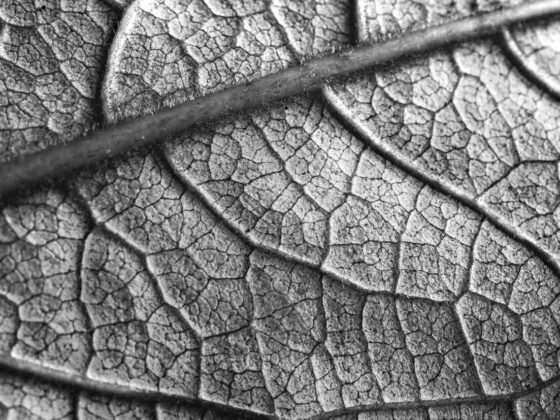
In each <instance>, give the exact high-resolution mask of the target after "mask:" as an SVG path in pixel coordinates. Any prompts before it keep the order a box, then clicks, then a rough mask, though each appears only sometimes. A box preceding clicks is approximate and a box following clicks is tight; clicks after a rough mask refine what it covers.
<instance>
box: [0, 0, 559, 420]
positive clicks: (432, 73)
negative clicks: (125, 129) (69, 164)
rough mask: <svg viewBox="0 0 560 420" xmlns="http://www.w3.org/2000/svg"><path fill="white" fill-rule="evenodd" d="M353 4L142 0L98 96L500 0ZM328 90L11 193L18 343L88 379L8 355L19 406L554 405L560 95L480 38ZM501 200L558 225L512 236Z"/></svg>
mask: <svg viewBox="0 0 560 420" xmlns="http://www.w3.org/2000/svg"><path fill="white" fill-rule="evenodd" d="M498 3H499V2H498ZM501 5H506V4H505V3H504V4H501ZM498 6H500V4H498ZM352 7H353V6H352V5H350V4H347V3H345V2H339V1H331V0H316V1H310V2H288V1H282V0H273V1H270V2H264V1H263V2H260V1H257V2H243V1H216V0H205V1H202V0H193V1H184V2H176V1H171V0H158V1H142V0H137V1H134V2H132V4H131V5H130V6H129V7H128V8H127V9H126V11H125V12H124V17H123V20H122V22H121V25H120V27H119V31H118V33H117V35H116V38H115V41H114V44H113V47H112V51H111V56H110V60H109V64H108V70H107V75H106V79H105V84H104V86H103V100H104V103H103V106H104V111H105V117H106V119H107V120H109V121H117V120H120V119H123V118H130V117H133V116H137V115H139V114H143V113H149V112H153V111H155V110H157V109H158V108H160V107H162V106H169V105H173V104H176V103H179V102H182V101H185V100H187V99H190V98H194V97H197V96H200V95H204V94H207V93H209V92H211V91H214V90H218V89H223V88H225V87H227V86H230V85H233V84H239V83H243V82H246V81H250V80H252V79H254V78H256V77H259V76H262V75H265V74H267V73H270V72H273V71H277V70H280V69H282V68H286V67H287V66H289V65H293V64H295V63H297V62H299V61H300V60H304V59H305V58H306V57H308V56H313V55H317V54H322V53H325V52H328V51H329V50H330V49H331V48H333V47H335V48H336V47H339V46H342V45H345V44H348V43H350V42H351V41H352V28H353V25H352V24H351V19H352V17H355V18H356V20H357V21H358V24H357V26H358V28H359V31H358V32H360V36H361V37H362V38H365V37H370V38H372V39H381V38H385V37H389V36H398V34H400V33H402V32H403V31H407V30H410V29H412V28H413V27H417V26H418V25H420V26H429V25H433V24H434V23H437V22H440V21H442V20H446V19H449V18H450V17H451V18H460V17H462V16H467V15H470V14H472V13H473V12H476V11H484V10H490V9H492V8H495V7H496V2H488V3H486V2H478V3H476V5H475V6H472V3H470V2H469V3H468V4H467V2H457V4H456V5H455V6H452V5H450V4H447V3H441V4H440V3H437V4H435V3H433V4H432V3H429V4H428V3H425V2H415V3H414V4H412V2H409V1H402V2H397V3H396V4H392V3H387V4H385V3H383V4H382V2H376V1H373V0H370V1H368V2H366V3H365V5H364V2H363V1H358V6H357V7H358V8H359V9H358V13H352V11H351V8H352ZM473 7H474V9H473ZM377 9H379V10H377ZM449 11H451V13H448V12H449ZM411 25H412V26H411ZM414 25H416V26H414ZM376 34H377V35H376ZM376 36H377V37H378V38H376ZM325 92H326V95H325V97H323V96H321V95H309V96H302V97H297V98H293V99H290V100H287V101H285V102H284V103H282V104H275V105H272V106H270V107H267V108H266V109H260V110H257V111H253V112H250V113H247V114H244V115H237V116H234V117H229V118H225V119H223V120H222V121H220V122H217V123H214V124H212V125H206V126H204V127H200V128H197V129H196V130H193V131H192V132H189V133H186V134H185V135H183V136H181V137H180V138H178V139H174V140H172V141H170V142H168V143H167V144H165V146H164V147H163V148H162V150H156V151H154V152H151V153H131V154H129V155H127V156H126V157H123V158H119V159H115V160H113V161H111V162H107V163H106V164H103V165H100V167H99V168H96V169H95V170H91V171H89V172H87V173H86V174H82V175H81V176H80V177H79V178H78V179H77V180H74V181H72V182H71V183H70V186H69V187H67V188H62V189H55V188H52V189H50V190H47V191H43V192H39V193H37V194H36V195H33V196H30V197H24V198H23V199H21V200H20V201H18V202H15V203H13V204H10V205H9V206H6V207H5V208H3V210H2V217H0V243H1V247H0V267H1V270H2V271H0V279H1V280H0V352H2V354H3V355H8V354H9V355H10V356H11V357H13V358H14V359H16V360H19V361H23V362H25V363H28V364H29V365H31V366H43V367H48V368H49V369H52V371H51V373H52V372H58V373H63V374H64V373H72V374H77V375H80V378H84V380H87V381H88V382H87V383H88V384H89V385H88V386H90V388H94V389H90V390H89V391H81V390H77V389H74V390H69V389H65V388H60V387H56V386H55V387H53V386H52V384H51V383H50V382H48V381H46V382H45V383H43V382H41V381H40V380H36V381H34V380H31V379H28V378H23V377H19V376H18V375H17V374H12V373H10V372H6V373H4V372H2V373H0V387H1V388H0V404H1V405H0V413H2V414H3V413H7V414H8V415H9V416H15V417H16V418H17V417H18V416H20V417H23V418H49V416H51V417H52V418H64V416H66V417H67V418H85V419H90V418H92V419H116V418H138V419H144V418H146V419H152V418H153V419H178V418H192V419H202V418H204V419H210V418H231V417H232V416H235V415H237V414H240V415H241V414H243V415H246V416H256V415H265V416H277V417H280V418H310V417H313V416H322V415H324V414H328V415H338V414H340V413H345V412H348V414H347V416H346V415H345V417H344V418H353V419H354V418H356V419H408V418H415V419H416V418H418V419H424V418H425V419H453V418H457V419H460V418H488V419H506V418H514V413H515V416H517V418H520V419H530V418H534V417H536V416H539V415H540V416H543V417H544V416H549V417H550V418H554V417H555V416H556V415H557V414H558V413H559V408H558V407H557V403H556V400H557V396H558V384H557V380H558V377H559V375H560V366H559V363H560V336H559V333H558V331H559V325H560V315H559V314H560V298H559V293H560V281H559V279H558V277H557V274H556V273H557V271H556V272H555V268H554V266H552V265H551V264H550V262H549V260H547V259H546V258H541V257H542V256H543V252H542V250H541V248H539V247H538V246H542V249H545V250H548V251H550V250H553V246H555V245H554V244H555V242H554V241H555V239H554V235H553V234H552V233H550V232H554V229H555V228H554V226H555V225H554V223H555V222H554V220H555V219H554V213H555V211H556V206H557V201H558V192H557V184H558V182H557V173H556V161H555V160H556V159H557V152H556V149H555V141H556V140H555V137H554V136H556V134H557V133H556V126H555V123H556V119H557V118H556V117H555V114H554V112H556V110H557V108H558V105H557V104H556V103H555V102H554V101H553V99H552V98H551V97H549V96H547V95H546V94H544V93H543V92H542V91H539V90H538V89H537V88H535V86H533V85H532V84H530V83H529V82H528V81H526V80H525V79H522V77H521V76H520V75H519V74H518V73H517V70H516V69H515V68H514V67H513V66H512V64H511V63H510V62H509V61H508V60H507V58H506V56H505V55H504V54H503V53H502V52H501V51H500V50H499V49H498V47H496V46H495V45H494V44H492V43H490V42H487V41H484V42H479V43H472V44H466V45H462V46H460V47H457V48H456V49H455V50H454V51H452V52H451V53H450V52H436V53H434V54H432V55H430V56H428V57H426V58H422V59H417V60H416V61H414V60H412V61H409V62H407V63H404V64H398V65H394V66H392V67H391V68H390V69H389V70H384V71H379V72H377V73H376V74H375V75H372V74H366V75H363V76H361V77H360V78H356V79H353V80H351V81H350V82H348V83H346V84H344V85H342V84H341V85H336V86H333V87H332V88H329V89H327V90H326V91H325ZM500 92H508V94H507V95H502V96H499V95H500ZM511 92H513V93H511ZM520 107H521V108H522V112H521V111H519V109H520ZM372 109H374V111H373V112H372ZM360 118H363V120H364V121H366V122H363V121H362V122H360V121H358V123H356V121H357V120H359V119H360ZM360 124H363V125H364V126H363V127H362V125H360ZM368 124H369V125H368ZM364 127H365V128H364ZM372 127H373V128H372ZM14 128H15V127H14ZM368 130H369V131H368ZM372 130H376V131H372ZM364 131H365V132H366V133H365V134H367V135H364ZM372 133H374V134H375V136H373V135H372ZM372 137H376V138H375V139H373V140H372ZM372 141H373V146H374V147H370V146H371V145H372ZM380 141H383V142H384V144H387V145H392V146H390V147H398V149H399V150H400V151H399V153H396V152H395V153H394V155H395V156H397V158H394V156H393V154H392V149H390V150H391V153H379V148H376V147H375V144H376V143H375V142H380ZM434 147H439V148H440V149H441V150H440V151H439V152H438V153H439V154H438V153H436V152H434V149H433V148H434ZM416 155H418V156H422V159H423V160H421V162H422V163H421V164H420V163H418V162H420V160H418V161H417V160H412V161H411V160H410V156H416ZM471 157H475V158H476V159H474V158H473V159H474V160H473V159H471ZM415 159H416V158H415ZM418 159H420V158H418ZM469 159H471V160H473V161H472V162H471V160H469ZM403 162H404V163H403ZM407 165H418V166H417V167H418V168H419V169H420V170H421V172H422V173H425V174H427V175H426V176H424V177H419V176H418V174H417V173H416V172H414V171H413V170H410V169H411V166H407ZM422 165H423V166H422ZM412 167H413V168H414V167H416V166H412ZM434 168H436V169H437V168H439V169H438V171H439V172H437V171H435V169H434ZM434 171H435V172H434ZM435 176H437V177H440V178H442V179H444V180H446V182H449V185H453V186H455V187H457V188H456V189H457V191H459V194H456V190H453V189H442V188H440V186H439V185H438V184H437V183H435V182H432V181H431V180H432V178H433V177H435ZM431 177H432V178H431ZM469 194H470V195H469ZM464 195H467V196H468V197H471V198H472V199H473V200H475V199H476V200H480V202H481V203H485V206H486V207H484V210H485V211H486V210H487V211H488V213H485V212H484V211H482V212H481V211H480V208H478V207H476V206H473V205H472V203H471V202H470V201H469V200H465V199H464V198H463V196H464ZM492 212H494V213H492ZM488 214H490V215H492V214H500V215H502V216H503V218H504V219H506V220H508V222H509V223H511V224H512V225H513V226H518V227H519V229H520V230H523V231H524V232H528V234H530V235H534V234H535V233H534V232H535V231H534V229H536V226H543V225H544V226H547V229H549V231H550V232H549V233H548V236H547V238H548V239H547V240H546V241H545V240H544V239H542V238H541V237H539V238H538V241H537V242H538V246H535V244H533V243H531V242H530V241H524V240H519V237H518V236H517V235H512V234H511V230H507V229H506V230H504V229H503V225H502V224H500V223H496V219H495V218H492V217H488ZM539 218H540V219H539ZM543 218H544V219H546V220H549V223H548V224H543V223H541V222H538V223H537V222H536V220H544V219H543ZM500 220H501V219H498V221H500ZM531 226H533V228H531ZM531 229H533V230H531ZM547 232H548V231H547ZM543 235H544V233H543ZM543 237H544V236H543ZM550 252H553V251H550ZM51 373H47V374H45V375H46V376H49V375H50V374H51ZM104 387H109V389H108V390H104ZM111 387H113V388H111ZM113 389H117V390H118V391H119V392H118V393H119V395H115V396H112V395H111V394H112V393H113V392H112V391H111V390H113ZM133 391H134V392H140V393H142V394H141V395H142V396H139V395H135V394H134V393H133ZM12 395H13V396H12ZM143 396H147V397H148V398H144V397H143ZM465 399H466V400H468V402H465V401H464V400H465ZM144 400H145V401H144ZM154 400H160V401H173V403H171V402H170V403H167V402H158V403H153V402H152V401H154ZM195 401H196V404H200V407H198V406H196V404H194V402H195ZM35 407H40V408H39V409H37V408H35ZM219 407H221V408H226V407H228V408H231V409H232V412H226V414H223V413H222V412H221V410H220V409H216V408H219ZM33 410H35V411H33ZM13 413H15V414H13ZM20 413H23V414H20ZM220 416H222V417H220Z"/></svg>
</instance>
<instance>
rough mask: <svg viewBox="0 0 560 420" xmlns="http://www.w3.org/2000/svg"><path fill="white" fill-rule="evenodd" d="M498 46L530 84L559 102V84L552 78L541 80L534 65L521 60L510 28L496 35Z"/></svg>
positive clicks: (521, 56) (521, 55) (519, 51)
mask: <svg viewBox="0 0 560 420" xmlns="http://www.w3.org/2000/svg"><path fill="white" fill-rule="evenodd" d="M497 39H498V44H499V45H500V47H501V48H502V51H503V52H504V53H505V55H506V57H507V58H508V59H509V60H510V61H511V62H512V63H513V64H514V65H515V67H516V68H517V70H519V72H520V73H521V74H522V75H523V76H524V77H525V78H527V79H528V80H529V81H530V82H531V83H533V84H534V85H536V86H537V87H538V88H540V89H541V90H543V91H544V92H546V93H547V94H548V95H550V96H553V97H554V98H555V99H557V100H560V83H558V84H556V83H555V81H554V80H553V78H552V77H551V78H550V79H551V80H548V78H543V77H542V76H541V75H540V74H539V73H538V70H536V69H535V68H534V67H535V66H534V65H532V64H531V63H529V62H527V60H526V59H523V53H522V52H521V50H520V49H519V46H518V44H517V41H516V40H515V38H514V37H513V34H512V33H511V30H510V28H504V29H503V30H502V31H501V32H500V33H499V34H497Z"/></svg>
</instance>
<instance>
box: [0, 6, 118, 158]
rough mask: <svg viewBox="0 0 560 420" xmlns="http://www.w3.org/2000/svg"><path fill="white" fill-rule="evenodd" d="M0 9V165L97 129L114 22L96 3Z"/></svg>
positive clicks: (109, 11)
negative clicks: (0, 97)
mask: <svg viewBox="0 0 560 420" xmlns="http://www.w3.org/2000/svg"><path fill="white" fill-rule="evenodd" d="M41 3H43V4H42V5H40V6H36V5H35V4H34V2H33V1H31V0H19V1H17V0H4V1H2V3H1V4H0V30H1V36H2V39H1V40H0V46H1V50H0V51H1V52H0V80H2V84H1V85H0V92H2V97H3V98H2V102H1V103H0V124H1V127H2V130H1V131H0V161H6V160H8V159H10V158H13V157H14V156H17V155H18V154H21V153H29V152H33V151H37V150H40V149H44V148H46V147H47V146H49V145H53V144H60V143H62V142H67V141H68V140H70V139H72V138H75V137H77V136H78V135H80V134H82V133H83V132H84V131H86V130H88V129H90V128H91V127H92V126H93V125H94V124H95V123H96V122H97V121H98V118H99V116H98V115H96V113H97V111H98V109H97V108H96V106H97V102H96V101H97V94H98V86H99V83H100V79H101V76H102V73H103V65H104V62H105V58H106V54H107V51H106V50H107V47H108V43H109V41H110V37H111V34H112V30H113V27H114V24H115V19H116V16H115V14H114V13H113V12H111V10H110V9H108V8H107V7H106V6H105V5H104V4H103V3H102V2H101V1H97V0H92V1H81V2H72V3H68V2H65V3H64V4H63V5H61V4H59V2H58V1H47V2H41Z"/></svg>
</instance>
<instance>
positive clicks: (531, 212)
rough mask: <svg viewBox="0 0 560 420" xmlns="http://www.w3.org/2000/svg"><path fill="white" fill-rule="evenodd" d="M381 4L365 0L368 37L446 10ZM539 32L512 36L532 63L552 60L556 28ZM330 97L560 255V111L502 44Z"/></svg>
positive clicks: (437, 176) (405, 69)
mask: <svg viewBox="0 0 560 420" xmlns="http://www.w3.org/2000/svg"><path fill="white" fill-rule="evenodd" d="M374 4H377V2H371V1H368V0H363V1H361V2H358V8H359V10H360V11H361V12H360V13H361V25H362V27H363V29H362V30H360V31H359V33H360V34H361V35H360V36H361V38H360V40H361V41H365V40H367V39H370V40H377V39H379V38H382V37H386V36H393V35H394V34H395V33H396V34H398V33H401V32H402V31H403V30H408V29H409V26H410V25H420V26H423V25H430V24H432V22H438V21H440V20H441V19H442V16H444V14H443V13H442V10H441V9H439V10H438V9H437V7H438V6H435V5H429V6H425V7H422V6H418V5H417V4H416V3H415V2H412V1H410V2H408V1H406V2H401V3H399V6H398V7H397V8H396V9H394V8H393V9H390V10H380V11H377V9H376V7H373V6H372V5H374ZM413 5H416V6H413ZM481 7H482V6H481ZM380 8H381V7H380ZM409 9H412V10H414V11H415V15H414V18H412V17H410V16H411V15H409V14H406V13H405V11H406V10H409ZM444 10H445V8H444ZM461 13H462V9H461V6H460V4H459V5H458V6H457V14H459V15H460V14H461ZM453 17H454V16H453V14H451V15H449V17H447V15H445V19H447V18H453ZM365 22H367V25H368V26H364V24H365ZM531 28H533V26H530V27H527V28H526V29H523V28H521V29H518V30H516V31H515V32H514V34H515V35H511V36H515V37H516V38H515V39H517V40H518V41H519V42H522V40H524V39H525V40H526V41H523V42H524V44H523V45H524V47H523V48H524V49H525V51H526V52H525V53H524V54H529V51H530V50H529V45H532V48H533V49H534V50H538V51H540V52H539V53H538V54H537V55H536V56H532V57H527V59H524V58H519V59H520V60H522V61H523V62H524V63H533V64H528V65H530V66H533V67H535V66H537V64H535V63H536V61H535V60H537V61H538V60H539V58H538V57H541V56H542V57H543V58H542V59H540V60H541V61H544V60H545V58H544V57H547V58H550V59H551V60H550V62H552V58H553V57H554V49H553V47H551V41H549V38H550V37H552V36H553V34H554V33H555V28H556V29H557V27H556V26H555V25H554V23H549V24H548V25H547V26H546V27H545V28H547V29H545V28H543V26H542V25H539V26H536V27H534V30H535V31H536V32H535V35H533V36H531V35H529V34H531V31H532V30H533V29H531ZM536 34H543V36H541V37H539V38H537V35H536ZM544 34H548V37H547V36H545V35H544ZM534 62H535V63H534ZM539 65H540V66H542V64H539ZM535 72H538V73H539V75H540V74H548V76H542V78H543V79H542V80H543V83H544V80H549V79H550V78H551V77H552V78H554V75H553V74H551V73H547V70H546V69H543V70H542V71H539V70H536V69H535ZM326 96H327V100H328V101H329V103H330V104H331V105H332V106H333V107H334V108H335V109H336V110H337V111H338V112H339V113H340V114H341V115H342V118H344V119H345V120H346V121H347V122H348V123H349V124H350V125H351V126H352V127H353V128H354V129H356V130H358V131H359V132H360V133H361V134H363V135H364V136H365V137H366V138H367V140H368V142H370V143H371V144H373V145H374V146H375V147H378V148H382V149H383V150H384V151H386V153H388V154H390V155H391V156H394V158H395V159H397V160H399V161H403V162H405V164H406V165H407V166H410V168H411V169H414V170H416V171H419V172H421V173H422V174H423V175H425V176H426V178H427V180H429V182H437V183H441V184H442V188H443V189H444V190H445V191H448V192H449V193H450V194H452V195H460V196H462V197H464V198H465V200H466V201H468V202H470V203H472V205H474V206H476V207H477V208H480V211H482V212H484V213H486V214H487V215H488V216H489V217H492V218H494V219H496V220H497V221H500V222H503V224H505V225H508V226H511V227H513V228H514V229H515V231H516V233H518V234H519V235H521V236H523V237H525V238H526V240H527V241H529V242H530V243H532V244H534V246H536V247H538V248H540V249H542V250H543V251H544V252H545V253H547V254H549V256H550V258H551V259H552V260H555V261H556V260H557V259H558V256H559V252H560V248H559V237H558V233H557V232H558V222H557V213H558V210H557V206H558V197H559V190H558V188H559V184H558V175H557V168H556V160H557V158H558V150H557V147H558V141H559V138H560V137H559V135H560V127H559V126H558V121H559V117H560V107H559V106H558V102H557V100H556V99H555V98H554V97H552V96H550V95H549V94H547V93H546V92H543V91H542V90H539V89H536V88H535V86H534V85H533V84H532V83H531V81H529V80H527V79H525V78H524V77H523V76H522V74H520V72H519V71H518V70H517V68H516V67H515V65H514V63H512V62H511V61H509V60H508V59H507V56H506V54H504V53H503V52H502V50H501V49H500V46H499V45H498V44H497V43H495V42H492V41H490V40H487V41H480V42H475V43H467V44H464V45H461V46H459V47H458V48H454V49H452V50H451V51H441V52H435V53H433V54H431V55H430V56H426V57H421V58H418V59H415V60H411V61H409V62H408V63H406V64H405V65H403V66H401V67H399V68H397V69H395V68H390V69H388V70H387V71H384V72H376V73H375V74H374V73H370V74H364V75H361V76H358V77H355V78H349V79H348V80H346V81H345V82H344V83H342V84H338V85H334V86H332V89H330V90H328V92H327V95H326Z"/></svg>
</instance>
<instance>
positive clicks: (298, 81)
mask: <svg viewBox="0 0 560 420" xmlns="http://www.w3.org/2000/svg"><path fill="white" fill-rule="evenodd" d="M553 13H560V2H559V1H558V0H538V1H533V2H529V3H523V4H521V5H519V6H516V7H513V8H509V9H504V10H500V11H497V12H492V13H486V14H481V15H479V16H474V17H470V18H466V19H462V20H458V21H455V22H451V23H447V24H444V25H440V26H434V27H431V28H429V29H424V30H420V31H416V32H411V33H410V34H407V35H404V36H402V37H400V38H396V39H391V40H387V41H384V42H380V43H378V44H374V45H366V46H360V47H356V48H352V49H349V50H346V51H340V52H337V53H335V54H331V55H326V56H323V57H319V58H316V59H312V60H309V61H307V62H305V63H303V64H301V65H299V66H295V67H292V68H289V69H287V70H283V71H280V72H278V73H274V74H271V75H268V76H265V77H263V78H260V79H257V80H254V81H252V82H250V83H247V84H244V85H240V86H235V87H231V88H229V89H225V90H223V91H220V92H216V93H212V94H209V95H207V96H203V97H201V98H198V99H195V100H192V101H188V102H185V103H183V104H181V105H178V106H176V107H173V108H167V109H162V110H160V111H158V112H156V113H154V114H152V115H146V116H144V117H139V118H136V119H133V120H131V121H127V122H122V123H120V124H117V125H114V126H112V127H108V128H105V129H101V130H98V131H96V132H93V133H90V134H88V135H86V136H85V137H82V138H81V139H77V140H74V141H71V142H69V143H66V144H63V145H58V146H53V147H49V148H47V149H44V150H42V151H40V152H37V153H33V154H29V155H25V156H18V157H17V158H15V159H14V160H12V161H11V162H8V163H5V164H3V165H1V166H0V195H1V196H5V195H7V194H8V193H13V192H15V191H18V190H20V189H21V188H22V187H24V186H30V185H36V184H40V183H42V182H44V181H45V180H47V179H49V178H53V177H61V176H62V175H64V174H68V173H70V172H73V171H75V170H77V169H80V168H83V167H87V166H91V165H93V164H94V163H98V162H100V161H103V160H106V159H108V158H111V157H114V156H117V155H121V154H123V153H124V152H126V151H128V150H131V149H137V148H141V147H143V146H146V145H148V144H151V143H156V142H160V143H161V142H162V141H164V140H165V139H169V138H172V137H174V136H176V135H178V134H179V133H181V132H184V131H185V130H186V129H187V128H189V127H192V126H194V125H197V124H200V123H203V122H208V121H211V120H216V119H218V118H221V117H223V116H225V115H227V114H232V113H236V112H240V111H243V110H247V109H253V108H258V107H260V106H263V105H265V104H268V103H271V102H275V101H278V100H280V99H284V98H287V97H290V96H294V95H299V94H302V93H305V92H311V91H316V90H318V89H320V88H321V87H322V85H324V84H325V83H328V82H330V81H332V80H334V79H336V78H340V77H342V76H348V75H349V74H352V73H356V72H358V71H360V70H363V69H365V68H371V67H375V66H379V65H381V64H384V63H389V62H391V63H392V62H395V61H397V60H401V59H403V58H404V57H409V56H411V55H417V54H420V53H422V52H426V51H431V50H434V49H437V48H441V47H443V46H446V45H450V44H454V43H457V42H462V41H466V40H469V39H475V38H479V37H481V36H484V35H489V34H494V33H496V32H498V31H499V30H500V29H501V28H502V27H504V26H507V25H511V24H514V23H517V22H520V21H523V20H527V19H534V18H538V17H542V16H545V15H551V14H553ZM113 46H114V44H113Z"/></svg>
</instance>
